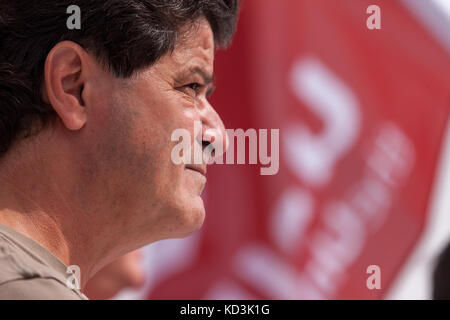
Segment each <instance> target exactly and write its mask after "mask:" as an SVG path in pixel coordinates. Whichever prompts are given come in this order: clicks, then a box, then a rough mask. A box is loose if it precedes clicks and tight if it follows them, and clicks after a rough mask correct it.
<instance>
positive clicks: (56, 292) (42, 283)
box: [0, 278, 81, 300]
mask: <svg viewBox="0 0 450 320" xmlns="http://www.w3.org/2000/svg"><path fill="white" fill-rule="evenodd" d="M0 300H81V298H80V297H79V296H78V295H77V294H76V293H75V292H74V291H72V290H70V289H69V288H67V287H65V286H64V285H63V284H62V283H60V282H59V281H57V280H55V279H52V278H31V279H18V280H12V281H8V282H4V283H3V284H0Z"/></svg>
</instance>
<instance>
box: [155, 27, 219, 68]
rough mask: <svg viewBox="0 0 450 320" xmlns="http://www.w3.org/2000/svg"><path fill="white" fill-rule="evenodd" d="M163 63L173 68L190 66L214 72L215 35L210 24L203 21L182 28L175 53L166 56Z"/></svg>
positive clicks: (162, 60)
mask: <svg viewBox="0 0 450 320" xmlns="http://www.w3.org/2000/svg"><path fill="white" fill-rule="evenodd" d="M160 62H161V63H163V64H166V65H167V66H171V67H173V68H176V69H179V68H182V67H183V68H185V67H187V66H188V65H189V64H190V65H197V66H198V67H200V68H203V69H206V71H208V72H212V67H213V63H214V34H213V32H212V30H211V27H210V25H209V23H208V22H207V21H206V20H204V19H202V20H199V21H198V22H196V23H194V24H192V25H189V26H186V27H184V28H182V29H181V30H180V32H179V37H178V40H177V42H176V44H175V48H174V50H173V52H171V53H169V54H167V55H165V56H164V57H163V58H162V59H161V60H160Z"/></svg>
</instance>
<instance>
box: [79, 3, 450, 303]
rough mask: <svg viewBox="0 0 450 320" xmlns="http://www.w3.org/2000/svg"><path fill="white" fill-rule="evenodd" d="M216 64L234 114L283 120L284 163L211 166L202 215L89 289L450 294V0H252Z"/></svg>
mask: <svg viewBox="0 0 450 320" xmlns="http://www.w3.org/2000/svg"><path fill="white" fill-rule="evenodd" d="M370 5H377V6H379V8H380V14H381V15H380V22H381V25H380V27H381V29H369V28H368V26H367V20H368V19H369V20H370V19H371V18H370V17H371V14H370V13H367V8H368V7H369V6H370ZM216 76H217V90H216V92H215V94H214V95H213V97H212V99H211V102H212V104H213V106H214V107H215V108H216V110H217V111H218V112H219V114H220V115H221V117H222V119H223V121H224V123H225V125H226V127H227V128H231V129H237V128H242V129H244V130H247V129H249V128H255V129H256V130H259V129H269V130H270V129H279V130H280V170H279V172H278V174H277V175H274V176H261V175H260V165H214V166H212V167H210V168H209V172H208V184H207V189H206V190H205V193H204V200H205V204H206V211H207V215H206V220H205V223H204V226H203V228H202V229H201V230H200V231H199V232H198V233H196V234H195V235H193V236H191V237H189V238H186V239H174V240H165V241H160V242H157V243H154V244H152V245H150V246H148V247H145V248H143V249H141V250H140V251H139V252H138V253H133V254H131V255H127V256H125V257H124V258H122V259H121V260H119V261H118V262H116V263H115V264H113V265H111V266H109V267H107V268H106V269H105V270H104V271H102V272H100V273H99V274H98V275H97V276H96V277H95V278H93V279H92V280H91V283H90V284H89V286H88V290H87V296H88V297H90V298H91V299H107V298H113V299H431V298H445V297H447V298H448V297H450V262H449V259H450V258H449V257H450V250H447V251H449V252H447V251H446V250H445V249H446V248H447V245H448V243H449V241H450V130H449V129H448V119H449V110H450V0H341V1H335V0H281V1H279V0H244V1H243V7H242V12H241V18H240V23H239V28H238V32H237V34H236V37H235V40H234V42H233V45H232V47H231V48H230V49H229V50H227V51H220V52H218V54H217V58H216ZM269 133H270V131H269ZM370 266H375V267H377V268H379V271H380V272H379V276H380V282H379V284H380V287H379V288H375V289H369V287H368V286H367V279H368V278H369V277H370V276H371V275H372V273H371V272H369V273H368V268H369V269H370ZM370 270H372V269H370ZM447 274H448V275H447ZM447 288H448V289H447Z"/></svg>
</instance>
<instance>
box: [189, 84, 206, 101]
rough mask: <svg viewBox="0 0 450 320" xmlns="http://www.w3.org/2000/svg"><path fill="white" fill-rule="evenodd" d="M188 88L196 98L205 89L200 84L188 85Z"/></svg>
mask: <svg viewBox="0 0 450 320" xmlns="http://www.w3.org/2000/svg"><path fill="white" fill-rule="evenodd" d="M186 88H188V90H189V91H191V93H192V94H193V96H194V97H196V96H197V95H198V94H200V91H201V89H202V88H203V86H202V85H201V84H200V83H197V82H193V83H190V84H188V85H186Z"/></svg>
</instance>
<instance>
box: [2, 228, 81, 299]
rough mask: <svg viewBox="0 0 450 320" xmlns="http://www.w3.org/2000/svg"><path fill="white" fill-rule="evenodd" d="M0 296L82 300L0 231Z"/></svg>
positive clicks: (57, 277) (63, 280)
mask: <svg viewBox="0 0 450 320" xmlns="http://www.w3.org/2000/svg"><path fill="white" fill-rule="evenodd" d="M0 299H8V300H9V299H11V300H13V299H25V300H27V299H30V300H35V299H36V300H46V299H51V300H54V299H59V300H67V299H70V300H72V299H78V300H80V299H82V297H81V296H80V295H78V294H77V293H75V291H73V290H71V289H70V288H68V287H67V286H66V284H65V279H64V278H63V277H62V276H60V275H58V274H57V273H56V272H55V271H54V270H52V268H50V267H49V266H47V265H45V264H43V263H40V262H39V261H37V260H35V259H34V258H33V256H31V255H30V254H29V253H28V252H26V251H25V250H24V249H23V248H21V247H20V245H18V244H17V243H15V242H14V241H12V239H10V238H8V237H6V236H5V235H2V234H1V233H0Z"/></svg>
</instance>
